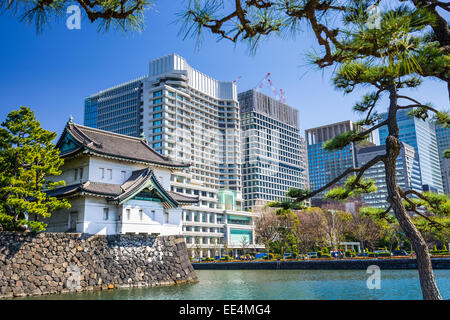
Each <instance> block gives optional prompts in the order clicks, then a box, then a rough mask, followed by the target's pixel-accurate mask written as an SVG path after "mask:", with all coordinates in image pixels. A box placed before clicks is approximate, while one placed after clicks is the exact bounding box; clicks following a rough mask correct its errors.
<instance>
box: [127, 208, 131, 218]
mask: <svg viewBox="0 0 450 320" xmlns="http://www.w3.org/2000/svg"><path fill="white" fill-rule="evenodd" d="M130 218H131V210H130V209H127V220H130Z"/></svg>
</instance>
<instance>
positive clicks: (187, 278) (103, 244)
mask: <svg viewBox="0 0 450 320" xmlns="http://www.w3.org/2000/svg"><path fill="white" fill-rule="evenodd" d="M197 281H198V279H197V276H196V274H195V271H194V269H193V267H192V265H191V263H190V261H189V258H188V253H187V250H186V244H185V242H184V238H183V236H181V235H179V236H178V235H177V236H163V237H153V236H146V235H113V236H99V235H85V234H83V235H82V234H79V233H25V234H24V233H15V232H0V298H4V297H19V296H27V295H41V294H54V293H66V292H73V291H85V290H100V289H112V288H121V287H144V286H155V285H170V284H180V283H186V282H197Z"/></svg>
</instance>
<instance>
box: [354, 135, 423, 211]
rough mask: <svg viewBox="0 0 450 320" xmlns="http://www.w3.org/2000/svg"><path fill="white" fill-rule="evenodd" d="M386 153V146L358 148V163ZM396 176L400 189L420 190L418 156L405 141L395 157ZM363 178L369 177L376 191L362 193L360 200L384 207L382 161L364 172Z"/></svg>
mask: <svg viewBox="0 0 450 320" xmlns="http://www.w3.org/2000/svg"><path fill="white" fill-rule="evenodd" d="M384 154H386V146H385V145H381V146H371V147H367V148H361V149H359V150H358V158H357V160H358V165H359V166H362V165H364V164H366V163H367V162H369V161H370V160H372V159H373V158H375V157H376V156H378V155H384ZM396 173H397V174H396V177H397V183H398V186H399V187H400V188H401V189H402V190H405V191H406V190H415V191H418V192H421V191H422V179H421V176H420V165H419V156H418V154H417V152H416V151H415V149H414V148H413V147H411V146H409V145H407V144H406V143H402V147H401V150H400V154H399V156H398V157H397V163H396ZM363 177H364V178H366V179H371V180H373V182H374V183H375V186H376V187H377V191H375V192H371V193H368V194H364V195H363V196H362V200H363V201H364V203H365V204H366V205H367V206H370V207H375V208H383V209H386V208H388V207H389V203H388V202H387V201H386V199H387V196H388V191H387V186H386V171H385V168H384V163H383V162H378V163H377V164H375V165H373V166H372V167H371V168H369V169H367V170H366V171H365V173H364V176H363Z"/></svg>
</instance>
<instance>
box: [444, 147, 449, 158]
mask: <svg viewBox="0 0 450 320" xmlns="http://www.w3.org/2000/svg"><path fill="white" fill-rule="evenodd" d="M444 158H447V159H449V158H450V149H447V150H445V151H444Z"/></svg>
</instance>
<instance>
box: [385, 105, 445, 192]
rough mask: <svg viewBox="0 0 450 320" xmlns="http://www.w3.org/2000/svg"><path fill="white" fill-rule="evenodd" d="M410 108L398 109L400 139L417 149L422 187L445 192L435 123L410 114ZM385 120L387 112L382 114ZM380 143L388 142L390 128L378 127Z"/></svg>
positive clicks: (425, 189)
mask: <svg viewBox="0 0 450 320" xmlns="http://www.w3.org/2000/svg"><path fill="white" fill-rule="evenodd" d="M408 112H409V111H408V110H399V111H397V122H398V126H399V131H400V132H399V139H400V141H401V142H404V143H406V144H408V145H410V146H412V147H414V149H415V150H416V152H417V153H418V155H419V162H420V173H421V178H422V188H423V190H424V191H433V192H439V193H443V192H444V187H443V184H442V175H441V166H440V163H439V152H438V143H437V139H436V131H435V126H434V124H433V123H431V122H428V121H422V120H420V119H417V118H415V117H413V116H410V115H408ZM381 117H382V119H381V120H380V121H383V120H385V119H386V118H387V113H382V114H381ZM378 132H379V135H380V144H382V145H384V144H386V138H387V136H388V128H387V127H386V126H383V127H381V128H379V129H378Z"/></svg>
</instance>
